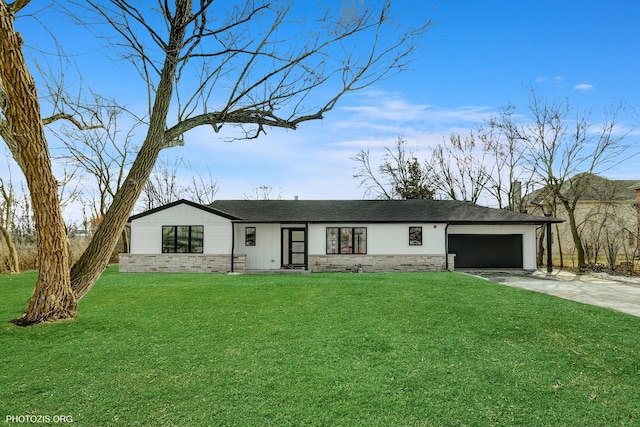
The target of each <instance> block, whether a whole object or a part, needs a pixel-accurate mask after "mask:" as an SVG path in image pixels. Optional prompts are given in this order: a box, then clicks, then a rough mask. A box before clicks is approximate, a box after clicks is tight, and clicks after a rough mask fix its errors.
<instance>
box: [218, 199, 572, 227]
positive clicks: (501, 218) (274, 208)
mask: <svg viewBox="0 0 640 427" xmlns="http://www.w3.org/2000/svg"><path fill="white" fill-rule="evenodd" d="M209 208H211V209H212V210H214V211H218V212H223V213H225V214H227V216H228V217H235V218H237V221H241V222H330V223H331V222H333V223H337V222H367V223H389V222H440V223H450V224H477V223H484V224H504V223H519V224H543V223H547V222H562V220H560V219H557V218H547V217H542V216H534V215H527V214H523V213H518V212H513V211H509V210H504V209H493V208H487V207H483V206H478V205H476V204H473V203H471V202H462V201H455V200H429V199H420V200H216V201H215V202H213V203H212V204H210V205H209Z"/></svg>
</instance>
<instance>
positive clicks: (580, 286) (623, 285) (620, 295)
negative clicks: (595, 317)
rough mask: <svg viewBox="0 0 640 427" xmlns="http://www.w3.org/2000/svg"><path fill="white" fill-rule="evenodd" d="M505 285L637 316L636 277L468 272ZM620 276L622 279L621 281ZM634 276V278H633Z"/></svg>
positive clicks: (638, 285)
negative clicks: (613, 277) (614, 278)
mask: <svg viewBox="0 0 640 427" xmlns="http://www.w3.org/2000/svg"><path fill="white" fill-rule="evenodd" d="M472 274H475V275H478V276H480V277H483V278H485V279H488V280H491V281H494V282H497V283H501V284H504V285H507V286H514V287H518V288H524V289H529V290H532V291H536V292H542V293H545V294H549V295H554V296H557V297H560V298H564V299H568V300H572V301H578V302H581V303H583V304H591V305H597V306H601V307H607V308H611V309H613V310H617V311H621V312H623V313H628V314H631V315H633V316H639V317H640V281H639V280H638V279H622V278H620V280H618V278H616V280H613V279H612V278H607V277H602V276H598V275H590V274H574V273H571V272H568V271H564V270H556V271H553V272H552V273H547V272H546V271H544V270H538V271H536V272H534V273H532V274H531V273H520V272H516V273H513V272H478V273H472ZM623 280H624V281H623ZM634 280H635V281H634Z"/></svg>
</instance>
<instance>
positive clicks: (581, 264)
mask: <svg viewBox="0 0 640 427" xmlns="http://www.w3.org/2000/svg"><path fill="white" fill-rule="evenodd" d="M562 204H563V205H564V208H565V210H566V211H567V216H568V217H569V227H570V229H571V237H572V238H573V243H574V245H575V247H576V255H577V257H578V268H579V269H580V270H582V269H584V268H585V267H586V266H587V263H586V262H585V257H584V246H582V238H581V237H580V233H579V232H578V225H577V223H576V209H575V205H574V206H572V205H571V204H570V203H569V202H568V201H566V200H562Z"/></svg>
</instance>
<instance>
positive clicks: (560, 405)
mask: <svg viewBox="0 0 640 427" xmlns="http://www.w3.org/2000/svg"><path fill="white" fill-rule="evenodd" d="M34 283H35V274H33V273H25V274H21V275H17V276H0V295H2V298H1V299H0V301H1V302H0V319H2V322H1V323H0V367H1V368H0V423H5V424H6V425H9V424H11V423H7V422H6V416H7V415H27V414H31V415H48V416H50V417H51V419H53V417H54V416H55V415H69V416H71V417H72V419H73V425H77V426H109V425H114V426H116V425H118V426H120V425H126V426H165V425H166V426H171V425H176V426H221V425H234V426H265V425H273V426H288V425H291V426H304V425H308V426H328V425H331V426H356V425H367V426H368V425H373V426H439V425H443V426H450V425H455V426H490V425H494V426H512V425H523V426H536V425H545V426H548V425H558V426H571V425H574V426H603V425H607V426H612V425H638V424H640V405H639V404H638V402H640V333H639V331H640V318H636V317H633V316H629V315H625V314H621V313H616V312H613V311H610V310H606V309H602V308H597V307H591V306H585V305H581V304H577V303H573V302H569V301H564V300H561V299H557V298H553V297H550V296H547V295H541V294H536V293H532V292H528V291H524V290H520V289H514V288H509V287H505V286H500V285H497V284H494V283H491V282H486V281H483V280H479V279H475V278H472V277H469V276H465V275H462V274H457V273H404V274H366V273H365V274H312V275H295V276H294V275H286V276H285V275H282V276H266V275H265V276H224V275H186V274H185V275H178V274H176V275H171V274H119V273H118V272H117V268H114V267H111V268H109V269H108V270H107V272H106V273H105V274H104V275H103V277H102V278H101V279H100V281H99V282H98V284H97V285H96V286H95V288H94V289H93V290H92V291H91V292H90V293H89V294H88V295H87V296H86V297H85V298H84V299H83V300H82V301H81V302H80V307H79V317H78V319H77V320H76V321H73V322H66V323H61V324H54V325H39V326H34V327H30V328H19V327H16V326H14V325H12V324H10V323H9V322H8V321H9V320H10V319H13V318H15V317H18V316H19V315H20V314H21V311H22V310H23V309H24V307H25V306H26V304H27V301H28V299H29V296H30V293H31V291H32V286H33V284H34ZM51 424H52V425H54V424H53V422H52V423H51ZM55 425H60V424H55Z"/></svg>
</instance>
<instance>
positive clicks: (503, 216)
mask: <svg viewBox="0 0 640 427" xmlns="http://www.w3.org/2000/svg"><path fill="white" fill-rule="evenodd" d="M557 221H559V220H557V219H555V218H545V217H538V216H532V215H527V214H522V213H516V212H513V211H508V210H500V209H491V208H486V207H481V206H477V205H475V204H472V203H470V202H460V201H450V200H218V201H216V202H214V203H212V204H211V205H208V206H203V205H199V204H197V203H193V202H190V201H186V200H180V201H177V202H174V203H170V204H168V205H165V206H162V207H160V208H156V209H152V210H150V211H147V212H144V213H141V214H138V215H134V216H132V217H131V218H130V222H131V253H128V254H121V255H120V271H122V272H150V271H165V272H251V271H265V270H266V271H272V270H281V269H301V270H308V271H313V272H324V271H353V270H357V271H358V270H362V271H365V272H372V271H444V270H452V269H453V268H454V264H455V267H457V268H517V269H535V268H536V228H537V227H539V226H540V225H542V224H545V223H550V222H557Z"/></svg>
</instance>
